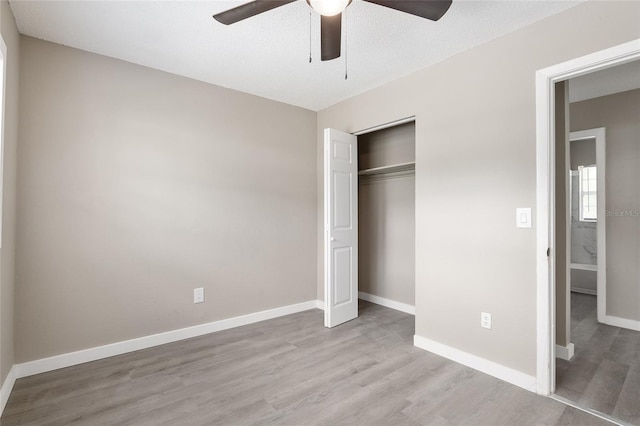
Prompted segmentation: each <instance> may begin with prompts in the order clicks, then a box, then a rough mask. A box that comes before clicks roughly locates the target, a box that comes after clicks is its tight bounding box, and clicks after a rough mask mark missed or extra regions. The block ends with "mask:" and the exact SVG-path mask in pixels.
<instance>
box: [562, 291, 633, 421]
mask: <svg viewBox="0 0 640 426" xmlns="http://www.w3.org/2000/svg"><path fill="white" fill-rule="evenodd" d="M571 341H572V342H573V343H574V345H575V356H574V358H573V359H572V360H571V361H564V360H561V359H558V360H557V362H556V394H558V395H559V396H562V397H564V398H567V399H569V400H571V401H573V402H575V403H576V404H578V405H580V406H582V407H588V408H591V409H594V410H596V411H599V412H601V413H604V414H607V415H610V416H611V417H613V418H616V419H620V420H622V421H624V422H627V423H630V424H633V425H640V332H638V331H633V330H627V329H624V328H620V327H613V326H610V325H605V324H600V323H599V322H598V321H597V300H596V297H595V296H591V295H587V294H580V293H571Z"/></svg>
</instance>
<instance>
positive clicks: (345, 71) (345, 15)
mask: <svg viewBox="0 0 640 426" xmlns="http://www.w3.org/2000/svg"><path fill="white" fill-rule="evenodd" d="M342 16H343V17H344V79H345V80H346V79H348V78H349V73H348V70H349V68H348V67H347V9H345V10H344V11H343V12H342Z"/></svg>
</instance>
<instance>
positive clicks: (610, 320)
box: [600, 315, 640, 331]
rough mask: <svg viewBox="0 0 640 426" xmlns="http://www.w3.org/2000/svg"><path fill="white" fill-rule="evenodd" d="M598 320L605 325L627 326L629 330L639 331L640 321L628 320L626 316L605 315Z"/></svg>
mask: <svg viewBox="0 0 640 426" xmlns="http://www.w3.org/2000/svg"><path fill="white" fill-rule="evenodd" d="M600 322H601V323H603V324H607V325H613V326H615V327H621V328H628V329H629V330H635V331H640V321H636V320H630V319H626V318H620V317H614V316H611V315H605V316H604V318H603V319H602V321H600Z"/></svg>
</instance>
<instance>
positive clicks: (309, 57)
mask: <svg viewBox="0 0 640 426" xmlns="http://www.w3.org/2000/svg"><path fill="white" fill-rule="evenodd" d="M309 63H311V11H309Z"/></svg>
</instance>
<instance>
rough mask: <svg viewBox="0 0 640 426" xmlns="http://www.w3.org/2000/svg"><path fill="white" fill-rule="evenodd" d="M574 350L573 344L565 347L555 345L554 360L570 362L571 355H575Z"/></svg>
mask: <svg viewBox="0 0 640 426" xmlns="http://www.w3.org/2000/svg"><path fill="white" fill-rule="evenodd" d="M575 349H576V348H575V346H574V345H573V343H569V344H568V345H567V346H561V345H556V358H560V359H564V360H565V361H571V358H573V354H574V353H575Z"/></svg>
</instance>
